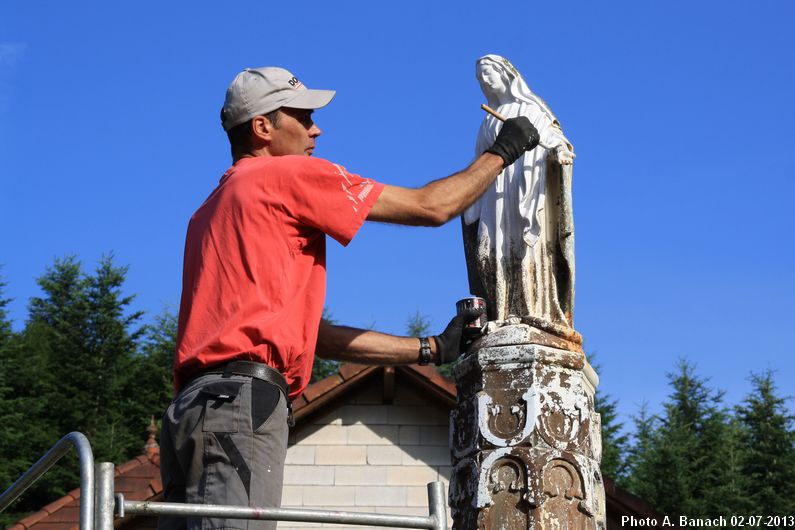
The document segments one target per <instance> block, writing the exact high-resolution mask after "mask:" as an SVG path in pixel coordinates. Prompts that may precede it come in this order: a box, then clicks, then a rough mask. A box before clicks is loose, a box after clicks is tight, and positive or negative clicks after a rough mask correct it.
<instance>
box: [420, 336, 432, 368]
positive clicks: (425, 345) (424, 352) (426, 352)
mask: <svg viewBox="0 0 795 530" xmlns="http://www.w3.org/2000/svg"><path fill="white" fill-rule="evenodd" d="M430 362H431V342H430V341H429V340H428V337H420V360H419V361H418V363H419V365H420V366H425V365H426V364H429V363H430Z"/></svg>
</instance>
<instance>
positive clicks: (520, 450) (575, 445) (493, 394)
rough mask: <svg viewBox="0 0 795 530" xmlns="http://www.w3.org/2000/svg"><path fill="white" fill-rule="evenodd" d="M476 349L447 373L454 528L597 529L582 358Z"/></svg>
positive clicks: (599, 510) (599, 519) (595, 443)
mask: <svg viewBox="0 0 795 530" xmlns="http://www.w3.org/2000/svg"><path fill="white" fill-rule="evenodd" d="M526 331H527V330H520V329H514V330H511V332H512V333H518V334H520V335H521V334H522V333H525V332H526ZM487 337H488V336H487ZM486 344H487V341H485V340H484V341H482V344H481V346H482V347H481V348H480V349H478V350H477V351H476V352H475V353H473V354H472V355H470V356H469V357H468V358H467V359H465V361H464V362H462V363H461V364H460V365H459V366H458V367H457V368H456V384H457V386H458V404H457V406H456V408H455V410H454V411H453V412H452V413H451V422H450V425H451V432H450V442H451V449H452V455H453V464H454V466H455V467H454V470H453V476H452V478H451V484H450V505H451V507H452V511H453V520H454V528H457V529H460V530H469V529H475V528H478V529H481V528H483V529H485V528H489V529H495V528H505V529H508V528H527V529H530V528H532V529H567V528H568V529H574V528H577V529H579V528H582V529H601V528H604V527H605V508H604V506H605V502H604V486H603V483H602V475H601V473H600V471H599V463H600V461H601V453H602V446H601V435H600V419H599V415H598V414H597V413H596V412H595V411H594V407H593V394H594V390H595V387H596V385H597V384H598V380H597V378H596V374H595V372H594V371H593V369H592V368H591V367H590V365H588V363H587V361H586V359H585V356H584V355H583V354H582V353H581V352H578V351H569V350H564V349H559V348H553V347H550V346H545V345H539V344H527V343H525V344H520V343H517V344H509V345H497V346H487V345H486Z"/></svg>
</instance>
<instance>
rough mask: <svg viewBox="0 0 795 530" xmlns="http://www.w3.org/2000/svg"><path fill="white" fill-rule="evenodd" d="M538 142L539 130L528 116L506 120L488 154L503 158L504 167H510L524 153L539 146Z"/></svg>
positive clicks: (487, 150)
mask: <svg viewBox="0 0 795 530" xmlns="http://www.w3.org/2000/svg"><path fill="white" fill-rule="evenodd" d="M538 142H539V135H538V130H537V129H536V128H535V126H533V124H532V123H530V120H529V119H527V117H526V116H519V117H517V118H509V119H507V120H505V123H503V124H502V128H501V129H500V132H499V134H498V135H497V139H496V140H495V141H494V144H493V145H492V146H491V147H489V148H488V149H486V152H487V153H492V154H495V155H499V156H500V157H502V167H508V166H510V165H511V164H513V163H514V162H516V159H517V158H519V157H520V156H522V153H524V152H525V151H530V150H531V149H533V148H534V147H535V146H537V145H538Z"/></svg>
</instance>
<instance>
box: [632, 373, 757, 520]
mask: <svg viewBox="0 0 795 530" xmlns="http://www.w3.org/2000/svg"><path fill="white" fill-rule="evenodd" d="M669 382H670V384H671V387H672V389H673V392H672V393H671V395H670V396H669V398H668V400H667V401H666V402H665V403H664V413H663V415H662V416H661V417H660V419H659V422H657V421H650V420H649V419H644V420H643V421H642V422H639V423H638V424H637V426H638V431H639V432H638V435H637V437H638V438H639V439H641V438H642V444H641V445H636V447H635V448H633V451H632V452H631V453H632V454H631V458H630V462H631V465H632V473H631V479H630V480H629V481H628V484H629V485H630V486H631V487H632V488H633V491H634V492H635V493H636V494H638V495H639V496H641V497H642V498H644V499H645V500H647V501H648V502H650V503H651V504H652V505H653V506H655V507H656V508H657V509H658V510H659V511H661V512H663V513H666V514H668V515H674V516H678V515H686V516H688V517H714V516H717V515H730V514H732V513H736V507H737V505H738V504H739V502H740V501H741V498H740V497H741V492H742V477H741V476H740V473H739V470H738V467H737V465H736V463H737V462H739V459H738V451H739V449H740V448H739V445H738V443H737V440H738V438H737V436H736V428H735V427H733V426H732V424H731V422H730V420H729V416H728V414H727V413H726V411H725V409H724V407H723V406H722V399H723V396H722V393H721V392H717V391H714V390H712V389H710V388H709V387H708V385H707V380H705V379H703V378H700V377H698V376H697V375H696V374H695V369H694V366H693V365H692V364H690V363H688V362H687V361H684V360H683V361H680V362H679V365H678V366H677V371H676V372H675V373H672V374H669ZM641 429H643V432H641Z"/></svg>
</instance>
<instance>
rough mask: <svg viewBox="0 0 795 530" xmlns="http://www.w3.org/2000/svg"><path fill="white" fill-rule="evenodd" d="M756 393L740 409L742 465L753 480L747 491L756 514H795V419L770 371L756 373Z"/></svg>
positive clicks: (751, 394) (749, 396)
mask: <svg viewBox="0 0 795 530" xmlns="http://www.w3.org/2000/svg"><path fill="white" fill-rule="evenodd" d="M751 383H752V385H753V391H752V392H751V393H749V394H748V396H747V397H746V398H745V400H744V401H743V403H742V405H740V406H739V407H737V416H738V419H739V421H740V422H741V423H742V425H743V427H744V429H743V433H742V436H743V442H744V443H745V446H746V448H747V452H746V454H745V461H744V462H743V464H742V469H743V474H744V476H745V477H747V478H748V480H749V481H750V487H749V488H748V490H747V492H748V495H749V497H750V498H749V501H750V503H751V507H750V508H751V509H752V510H753V513H760V514H766V515H779V514H792V513H795V480H793V477H795V430H793V422H794V421H795V417H794V416H793V415H792V414H790V413H789V411H788V409H787V407H786V401H787V398H785V397H781V396H779V395H778V393H777V390H776V385H775V382H774V380H773V373H772V372H770V371H767V372H764V373H762V374H752V375H751Z"/></svg>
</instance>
